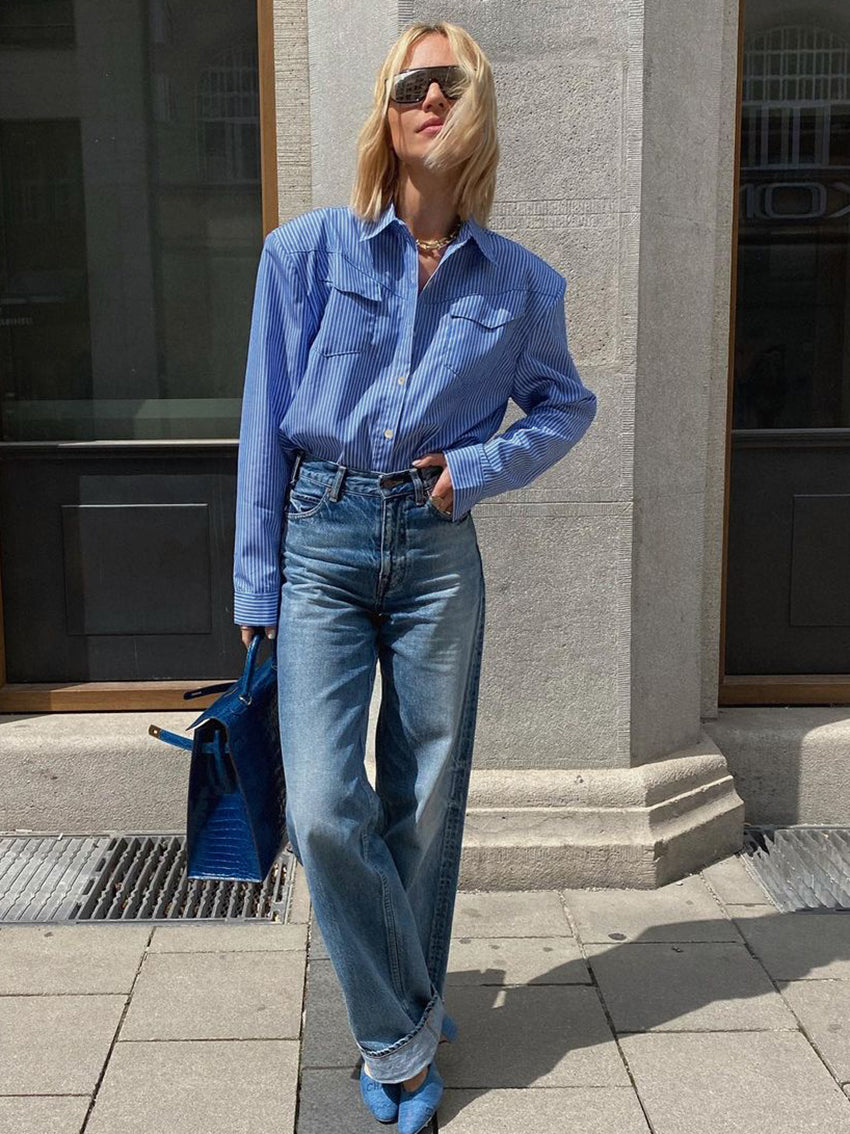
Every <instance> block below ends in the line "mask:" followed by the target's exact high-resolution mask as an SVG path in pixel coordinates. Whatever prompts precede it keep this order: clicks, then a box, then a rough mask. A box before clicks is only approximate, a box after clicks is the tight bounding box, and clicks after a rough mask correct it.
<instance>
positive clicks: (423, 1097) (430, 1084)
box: [398, 1063, 443, 1134]
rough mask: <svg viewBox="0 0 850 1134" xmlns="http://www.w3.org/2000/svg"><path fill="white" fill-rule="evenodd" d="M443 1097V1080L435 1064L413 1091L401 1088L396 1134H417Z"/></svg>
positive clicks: (432, 1114) (428, 1120) (427, 1121)
mask: <svg viewBox="0 0 850 1134" xmlns="http://www.w3.org/2000/svg"><path fill="white" fill-rule="evenodd" d="M442 1097H443V1080H442V1077H441V1076H440V1072H439V1071H438V1070H437V1066H436V1064H434V1063H432V1064H431V1066H430V1067H429V1068H428V1074H427V1075H426V1076H425V1079H424V1081H423V1082H422V1083H421V1084H420V1085H419V1086H418V1087H417V1088H416V1090H415V1091H407V1090H405V1089H404V1087H402V1090H401V1098H400V1101H399V1106H398V1134H418V1131H420V1130H422V1129H423V1127H425V1126H427V1125H428V1123H429V1122H430V1121H431V1119H432V1118H433V1117H434V1115H435V1114H436V1113H437V1107H438V1106H439V1105H440V1100H441V1098H442Z"/></svg>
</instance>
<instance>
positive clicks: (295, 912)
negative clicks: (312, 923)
mask: <svg viewBox="0 0 850 1134" xmlns="http://www.w3.org/2000/svg"><path fill="white" fill-rule="evenodd" d="M293 862H294V870H295V873H294V875H293V877H292V893H291V898H290V903H289V915H288V917H287V924H289V925H303V924H305V923H306V922H308V921H309V920H310V915H311V913H312V904H311V902H310V888H309V886H308V885H307V876H306V874H305V873H304V867H303V866H302V865H301V864H300V863H299V862H298V860H297V859H293Z"/></svg>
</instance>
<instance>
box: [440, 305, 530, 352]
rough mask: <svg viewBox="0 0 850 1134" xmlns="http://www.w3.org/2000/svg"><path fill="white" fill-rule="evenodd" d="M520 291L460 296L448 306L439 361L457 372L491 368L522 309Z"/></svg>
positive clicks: (518, 320) (503, 347)
mask: <svg viewBox="0 0 850 1134" xmlns="http://www.w3.org/2000/svg"><path fill="white" fill-rule="evenodd" d="M525 298H526V296H525V292H524V291H523V290H521V289H515V290H512V291H501V292H497V293H496V294H494V295H461V296H458V298H457V299H454V300H452V302H451V303H450V304H449V312H448V314H449V317H448V319H447V320H446V321H445V324H446V337H445V340H444V347H443V355H442V357H443V361H444V362H445V363H446V365H447V366H449V367H450V368H451V369H452V370H454V371H456V372H458V373H459V372H460V371H462V370H466V369H469V368H470V367H473V368H478V367H479V366H485V365H486V366H491V365H493V364H494V363H495V362H496V360H497V358H499V357H500V356H501V354H502V352H503V350H504V349H505V346H506V344H507V342H508V341H509V339H510V338H511V337H512V334H513V331H514V330H515V329H516V327H517V326H518V325H519V322H520V316H521V315H522V313H523V311H524V310H525Z"/></svg>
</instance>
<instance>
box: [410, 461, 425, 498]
mask: <svg viewBox="0 0 850 1134" xmlns="http://www.w3.org/2000/svg"><path fill="white" fill-rule="evenodd" d="M410 475H411V479H412V481H413V489H414V493H415V496H414V499H415V501H416V503H417V504H424V503H425V497H426V496H427V492H426V491H425V481H424V480H423V479H422V471H421V469H420V468H418V466H417V465H411V466H410Z"/></svg>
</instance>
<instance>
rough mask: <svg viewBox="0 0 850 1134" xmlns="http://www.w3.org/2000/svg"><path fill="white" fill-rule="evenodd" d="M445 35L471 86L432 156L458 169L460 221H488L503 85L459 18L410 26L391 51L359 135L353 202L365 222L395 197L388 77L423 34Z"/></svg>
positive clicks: (430, 161)
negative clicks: (498, 91)
mask: <svg viewBox="0 0 850 1134" xmlns="http://www.w3.org/2000/svg"><path fill="white" fill-rule="evenodd" d="M432 32H439V33H440V34H441V35H444V36H445V37H446V39H447V40H448V41H449V43H450V44H451V47H452V50H453V51H454V55H455V59H457V62H458V65H459V66H460V67H462V68H463V70H464V71H465V72H466V75H467V79H468V80H469V82H468V86H467V88H466V90H465V91H464V92H463V94H462V95H461V96H460V98H459V99H458V100H457V101H456V102H455V103H454V104H453V108H452V111H451V114H449V116H448V118H447V120H446V124H445V126H444V127H443V129H442V130H441V131H440V133H439V135H438V136H437V139H436V141H435V142H434V145H433V146H432V147H431V149H430V150H429V152H428V155H427V157H426V158H425V162H426V164H427V165H428V166H431V167H433V168H435V169H451V168H454V167H456V166H457V167H459V168H458V174H457V183H456V195H455V208H456V209H457V212H458V215H459V217H460V219H461V221H464V220H466V219H467V218H468V217H470V216H472V217H473V218H474V219H475V220H476V221H477V222H478V224H480V225H482V226H483V225H486V224H487V220H488V217H489V215H490V210H491V208H492V206H493V196H494V194H495V190H496V167H497V165H498V162H499V141H498V137H497V130H496V87H495V83H494V82H493V72H492V70H491V68H490V62H489V60H488V59H487V57H486V55H485V54H484V52H483V51H482V50H481V48H480V47H479V46H478V44H477V43H476V42H475V40H474V39H473V38H472V36H471V35H470V34H469V32H468V31H466V30H465V29H464V28H462V27H460V26H459V25H458V24H450V23H446V22H445V21H444V20H440V21H438V22H437V23H433V24H427V23H423V22H422V21H421V20H417V21H416V22H415V23H412V24H408V26H407V27H406V28H405V29H404V30H403V31H402V33H401V35H400V36H399V37H398V39H397V40H396V42H395V43H394V44H393V46H392V47H391V48H390V50H389V52H388V53H387V57H386V58H385V59H384V62H383V63H382V65H381V69H380V71H379V72H378V76H377V78H376V80H375V87H374V105H373V107H372V112H371V113H370V115H369V117H368V118H367V119H366V121H365V122H364V123H363V126H362V128H361V130H360V133H359V135H358V138H357V172H356V176H355V179H354V185H353V188H352V191H351V199H350V201H349V204H350V206H351V208H352V209H353V210H354V212H355V213H357V214H358V216H360V217H361V218H362V219H363V220H368V221H373V220H377V218H378V217H379V216H380V214H381V213H382V212H383V210H384V209H385V208H386V207H387V205H388V204H389V203H390V201H391V200H392V197H393V194H394V192H395V187H396V181H397V178H398V158H397V157H396V153H395V150H394V149H393V146H392V139H391V137H390V129H389V124H388V122H387V107H388V105H389V101H390V99H389V95H390V83H389V80H390V79H391V78H392V76H393V75H396V74H397V73H398V72H399V71H401V70H403V68H404V60H405V57H406V56H407V54H408V51H409V50H410V49H411V48H412V47H413V45H414V44H415V43H416V42H417V41H418V40H419V39H421V38H422V37H423V36H426V35H430V34H431V33H432Z"/></svg>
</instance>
